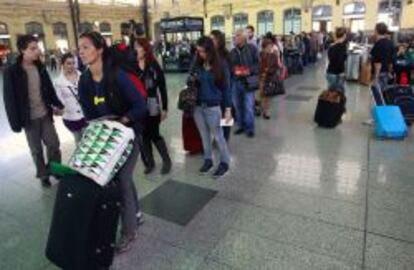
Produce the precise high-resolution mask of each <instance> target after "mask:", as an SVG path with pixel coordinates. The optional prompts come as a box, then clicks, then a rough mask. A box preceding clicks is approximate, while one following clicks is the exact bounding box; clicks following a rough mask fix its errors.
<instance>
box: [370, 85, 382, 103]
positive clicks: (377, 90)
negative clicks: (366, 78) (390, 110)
mask: <svg viewBox="0 0 414 270" xmlns="http://www.w3.org/2000/svg"><path fill="white" fill-rule="evenodd" d="M371 94H372V97H373V98H374V101H375V105H377V106H383V105H386V104H385V100H384V96H383V94H382V89H381V87H380V85H379V84H378V83H373V84H372V85H371Z"/></svg>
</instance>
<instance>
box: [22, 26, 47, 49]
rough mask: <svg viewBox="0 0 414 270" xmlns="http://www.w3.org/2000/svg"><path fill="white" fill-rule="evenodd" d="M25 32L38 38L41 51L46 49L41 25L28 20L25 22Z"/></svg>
mask: <svg viewBox="0 0 414 270" xmlns="http://www.w3.org/2000/svg"><path fill="white" fill-rule="evenodd" d="M25 28H26V34H29V35H33V36H35V37H37V38H38V39H39V42H38V45H39V48H40V50H41V51H42V52H45V51H46V44H45V42H44V39H45V33H44V32H43V25H42V24H41V23H38V22H28V23H26V24H25Z"/></svg>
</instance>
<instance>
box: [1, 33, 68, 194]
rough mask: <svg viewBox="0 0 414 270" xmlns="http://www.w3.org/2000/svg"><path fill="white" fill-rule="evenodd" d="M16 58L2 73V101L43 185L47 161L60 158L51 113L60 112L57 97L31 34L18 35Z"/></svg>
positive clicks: (58, 113) (47, 176)
mask: <svg viewBox="0 0 414 270" xmlns="http://www.w3.org/2000/svg"><path fill="white" fill-rule="evenodd" d="M17 49H18V50H19V56H18V58H17V62H16V63H15V64H14V65H11V66H10V67H8V68H7V69H6V70H5V73H4V87H3V91H4V93H3V94H4V105H5V108H6V113H7V118H8V120H9V124H10V127H11V129H12V130H13V131H14V132H20V131H22V130H24V132H25V134H26V139H27V142H28V145H29V148H30V152H31V154H32V157H33V161H34V163H35V166H36V171H37V173H36V177H37V178H40V180H41V183H42V186H43V187H50V185H51V184H50V181H49V174H50V173H49V170H48V167H47V165H46V162H45V159H44V155H43V144H44V145H45V146H46V150H47V157H48V161H52V160H53V161H56V162H60V161H61V152H60V149H59V147H60V143H59V138H58V135H57V133H56V129H55V126H54V124H53V114H56V115H62V113H63V105H62V103H61V102H60V101H59V99H58V97H57V95H56V92H55V89H54V88H53V84H52V82H51V80H50V77H49V74H48V73H47V70H46V67H45V66H44V65H43V64H42V63H41V62H40V60H39V58H40V49H39V46H38V40H37V38H36V37H34V36H31V35H23V36H20V37H18V40H17Z"/></svg>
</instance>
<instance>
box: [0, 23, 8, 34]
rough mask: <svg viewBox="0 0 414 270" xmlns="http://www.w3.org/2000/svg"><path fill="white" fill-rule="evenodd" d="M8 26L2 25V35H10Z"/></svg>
mask: <svg viewBox="0 0 414 270" xmlns="http://www.w3.org/2000/svg"><path fill="white" fill-rule="evenodd" d="M8 33H9V31H8V29H7V24H5V23H0V34H8Z"/></svg>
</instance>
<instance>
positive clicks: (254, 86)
mask: <svg viewBox="0 0 414 270" xmlns="http://www.w3.org/2000/svg"><path fill="white" fill-rule="evenodd" d="M246 82H247V92H253V91H257V90H259V76H257V75H251V76H248V77H246Z"/></svg>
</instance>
